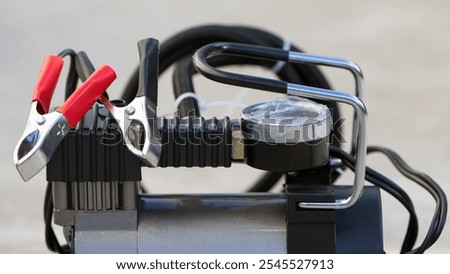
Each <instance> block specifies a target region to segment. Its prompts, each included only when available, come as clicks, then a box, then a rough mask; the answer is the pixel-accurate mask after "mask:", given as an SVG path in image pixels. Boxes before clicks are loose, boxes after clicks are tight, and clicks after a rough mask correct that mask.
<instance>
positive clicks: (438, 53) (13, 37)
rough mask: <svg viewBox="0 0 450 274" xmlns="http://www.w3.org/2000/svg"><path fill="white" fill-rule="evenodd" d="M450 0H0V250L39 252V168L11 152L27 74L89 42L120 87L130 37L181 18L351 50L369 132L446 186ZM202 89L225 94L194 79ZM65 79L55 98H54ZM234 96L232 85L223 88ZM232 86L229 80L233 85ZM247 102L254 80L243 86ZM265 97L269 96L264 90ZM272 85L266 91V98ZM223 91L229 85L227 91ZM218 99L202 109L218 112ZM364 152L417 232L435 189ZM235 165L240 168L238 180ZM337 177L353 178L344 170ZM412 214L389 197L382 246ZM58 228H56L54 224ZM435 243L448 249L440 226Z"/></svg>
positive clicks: (235, 185)
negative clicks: (16, 161) (399, 189)
mask: <svg viewBox="0 0 450 274" xmlns="http://www.w3.org/2000/svg"><path fill="white" fill-rule="evenodd" d="M449 14H450V2H448V1H444V0H442V1H419V0H414V1H387V0H383V1H364V3H363V1H284V0H278V1H269V0H263V1H244V0H239V1H237V0H233V1H221V2H219V1H214V2H213V1H199V0H192V1H85V0H83V1H48V0H46V1H42V0H41V1H23V0H19V1H5V0H1V1H0V33H1V34H2V37H3V39H2V42H1V44H0V60H1V61H0V83H1V85H2V95H3V99H2V100H1V103H0V104H1V107H0V113H1V117H3V119H2V131H1V134H0V144H1V145H0V167H1V173H0V174H1V178H2V181H1V183H0V231H1V233H0V252H1V253H46V252H48V251H47V249H46V247H45V243H44V232H43V227H44V224H43V217H42V202H43V198H44V189H45V174H44V173H45V172H41V173H40V174H39V175H38V176H36V177H35V178H33V179H32V180H31V181H30V182H28V183H24V182H22V181H21V179H20V177H19V174H18V173H17V172H16V170H15V167H14V165H13V161H12V158H13V157H12V152H13V149H14V146H15V144H16V142H17V141H18V138H19V137H20V135H21V134H22V131H23V129H24V127H25V124H26V120H27V116H28V109H29V105H30V104H29V101H30V98H31V95H32V91H33V86H34V82H35V80H36V78H37V75H38V72H39V69H40V66H41V62H42V60H43V58H44V56H45V55H47V54H49V53H58V52H59V51H60V50H62V49H64V48H66V47H71V48H74V49H76V50H85V51H86V52H88V53H89V55H90V56H91V58H92V59H93V60H94V62H95V63H96V64H98V65H99V64H101V63H107V64H109V65H111V66H112V67H114V68H115V69H116V71H117V73H118V76H119V78H118V80H117V81H116V83H115V84H114V86H113V87H112V88H111V89H110V90H111V94H112V97H115V96H117V95H118V94H119V91H120V90H121V88H123V86H124V85H125V83H126V81H127V79H128V77H129V75H130V74H131V71H132V69H134V67H135V65H136V64H137V60H138V59H137V58H138V57H137V56H138V55H137V50H136V42H137V41H138V40H139V39H142V38H146V37H155V38H158V39H160V40H164V39H165V38H166V37H168V36H170V35H172V34H174V33H176V32H178V31H180V30H183V29H185V28H187V27H190V26H194V25H199V24H205V23H224V24H236V23H239V24H247V25H252V26H258V27H261V28H266V29H268V30H271V31H273V32H275V33H278V34H280V35H282V36H284V37H286V38H288V39H289V40H290V41H292V42H293V43H295V44H297V45H299V46H300V47H302V48H303V49H305V50H306V51H309V52H312V53H317V54H324V55H330V56H338V57H343V58H348V59H350V60H353V61H355V62H357V63H358V64H359V65H360V66H361V67H362V69H363V71H364V73H365V77H366V92H365V95H364V101H365V103H366V104H367V107H368V110H369V117H370V118H369V123H370V124H369V128H370V130H369V143H370V144H380V145H385V146H388V147H391V148H394V149H395V150H397V151H398V152H399V153H400V155H402V156H403V157H404V158H405V159H406V161H407V162H408V163H410V164H411V165H412V166H413V167H415V168H417V169H419V170H422V171H424V172H426V173H428V174H429V175H430V176H431V177H433V178H434V179H435V180H436V181H437V182H439V183H440V184H441V186H442V187H443V188H444V189H445V190H446V191H447V193H450V185H449V182H448V178H450V168H449V163H450V129H449V128H450V127H449V123H448V117H450V110H449V109H450V108H449V107H448V105H449V104H450V92H449V86H450V47H449V45H450V32H449V30H450V17H449ZM325 72H326V73H327V75H328V77H329V78H330V81H331V82H332V83H333V85H334V86H335V87H336V88H337V89H341V90H352V88H353V86H352V83H351V77H350V76H349V75H348V74H345V73H341V72H336V71H334V70H325ZM170 77H171V76H170V75H169V74H167V75H165V76H164V79H163V81H162V83H161V84H160V96H161V100H160V103H159V105H160V109H159V111H160V113H166V112H170V111H171V109H172V102H173V97H172V95H171V90H170ZM199 82H201V83H200V84H198V90H199V91H200V92H199V94H200V95H201V96H202V98H204V99H205V100H214V99H219V100H220V99H222V97H219V94H221V95H222V94H223V93H215V92H211V89H220V88H221V89H224V88H223V87H219V85H217V84H211V83H208V82H207V81H201V80H199ZM61 87H62V83H60V85H59V88H58V90H57V91H56V93H57V94H58V95H57V96H56V98H55V104H54V105H57V104H58V103H60V102H61V100H62V99H61V98H62V95H61V94H62V93H63V92H62V89H61ZM224 90H227V91H229V92H227V93H229V94H230V95H228V97H229V98H233V96H235V94H236V92H235V91H234V90H236V89H235V88H228V89H224ZM230 90H231V91H230ZM240 94H241V95H244V97H245V98H244V101H245V102H247V103H251V102H253V101H254V100H253V98H254V96H255V94H258V96H260V95H259V94H260V93H255V92H254V91H247V90H245V91H241V92H240ZM270 96H272V95H270ZM270 96H266V98H267V97H270ZM225 97H227V96H225ZM223 111H224V110H223V109H220V108H218V109H212V110H211V111H208V112H207V114H206V115H212V114H216V115H218V116H221V115H222V114H223ZM368 163H369V164H370V165H371V166H374V167H376V168H378V169H379V170H381V171H382V172H383V173H385V174H386V175H388V176H389V177H391V178H392V179H394V180H396V181H398V183H399V184H400V185H402V186H405V188H406V189H407V190H408V192H409V193H410V194H411V196H413V199H415V201H416V208H417V211H418V212H419V218H420V221H421V226H420V236H419V240H421V239H423V236H424V233H425V231H426V229H427V226H428V222H429V219H430V217H431V215H432V213H433V210H434V204H433V200H432V199H431V198H430V197H429V195H428V194H427V193H425V192H424V191H422V190H421V189H420V188H418V187H414V186H412V183H410V182H409V181H408V180H406V179H404V178H403V177H401V176H400V175H399V174H398V173H397V172H396V171H395V170H394V169H393V168H392V167H391V166H390V165H389V164H388V163H387V161H386V160H385V159H384V158H382V157H381V156H370V157H369V159H368ZM236 174H239V178H238V179H237V176H236ZM257 174H259V171H255V170H252V169H251V168H249V167H246V166H238V165H237V166H235V167H233V168H232V169H229V170H225V169H190V170H186V169H163V170H161V169H158V170H145V172H144V176H145V182H146V185H147V186H148V187H149V188H150V189H151V190H152V191H153V192H170V193H174V192H238V191H243V190H245V189H246V188H247V187H248V186H249V185H250V183H251V182H252V181H253V180H254V178H255V176H256V175H257ZM344 181H346V182H350V181H351V176H346V177H345V178H344ZM406 222H407V215H406V211H405V210H403V208H402V207H401V206H400V205H399V204H398V203H396V202H395V201H393V200H392V199H391V198H389V197H385V198H384V225H385V246H386V251H387V252H388V253H396V252H398V251H399V248H400V245H401V242H402V238H403V235H404V232H405V228H406V224H407V223H406ZM57 230H58V231H59V228H57ZM429 252H430V253H450V229H449V228H448V226H447V228H446V229H445V231H444V233H443V234H442V236H441V238H440V239H439V241H438V242H437V243H436V244H435V245H434V246H433V247H432V248H431V249H430V250H429Z"/></svg>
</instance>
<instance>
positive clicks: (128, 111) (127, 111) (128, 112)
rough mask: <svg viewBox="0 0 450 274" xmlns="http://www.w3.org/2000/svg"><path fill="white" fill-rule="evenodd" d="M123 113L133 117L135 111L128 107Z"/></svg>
mask: <svg viewBox="0 0 450 274" xmlns="http://www.w3.org/2000/svg"><path fill="white" fill-rule="evenodd" d="M125 112H126V113H127V114H128V115H133V114H134V113H135V112H136V109H135V108H134V107H133V106H129V107H127V109H126V110H125Z"/></svg>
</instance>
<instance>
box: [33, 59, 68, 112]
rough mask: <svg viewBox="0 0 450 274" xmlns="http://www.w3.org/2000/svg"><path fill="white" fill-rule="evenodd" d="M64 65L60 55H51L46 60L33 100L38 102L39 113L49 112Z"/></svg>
mask: <svg viewBox="0 0 450 274" xmlns="http://www.w3.org/2000/svg"><path fill="white" fill-rule="evenodd" d="M63 65H64V61H63V59H62V58H61V57H59V56H55V55H49V56H47V57H46V58H45V60H44V64H43V65H42V69H41V72H40V74H39V78H38V80H37V82H36V86H35V87H34V94H33V99H32V102H35V101H37V102H38V104H37V112H39V114H45V113H48V110H49V108H50V101H51V100H52V96H53V92H54V91H55V87H56V84H58V78H59V75H60V74H61V70H62V67H63Z"/></svg>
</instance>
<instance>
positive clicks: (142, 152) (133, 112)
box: [102, 96, 161, 167]
mask: <svg viewBox="0 0 450 274" xmlns="http://www.w3.org/2000/svg"><path fill="white" fill-rule="evenodd" d="M102 102H103V105H104V106H105V107H106V109H107V110H108V111H109V112H110V113H111V115H112V116H113V117H114V119H116V120H117V123H118V124H119V127H120V129H121V131H122V135H123V138H124V141H125V144H126V145H127V147H128V149H129V150H130V151H131V152H132V153H133V154H134V155H136V156H137V157H139V158H140V159H141V160H142V161H143V162H144V163H145V164H146V165H148V166H151V167H156V166H158V162H159V157H160V155H161V134H160V132H159V129H158V126H157V116H156V106H155V104H153V103H152V102H151V101H150V100H149V99H147V98H146V97H145V96H140V97H136V98H135V99H134V100H133V101H132V102H131V103H129V104H128V105H126V106H124V107H118V106H114V105H113V104H112V103H111V102H109V100H108V99H107V98H106V97H105V96H103V97H102ZM142 133H144V135H142ZM142 138H144V142H143V144H142V142H141V140H142Z"/></svg>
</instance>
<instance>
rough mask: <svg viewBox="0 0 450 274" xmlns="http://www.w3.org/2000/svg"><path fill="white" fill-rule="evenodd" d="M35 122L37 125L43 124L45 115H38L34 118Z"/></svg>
mask: <svg viewBox="0 0 450 274" xmlns="http://www.w3.org/2000/svg"><path fill="white" fill-rule="evenodd" d="M36 123H37V124H38V125H43V124H44V123H45V117H44V116H39V117H38V118H37V119H36Z"/></svg>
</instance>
